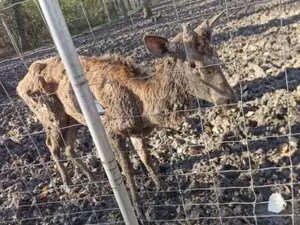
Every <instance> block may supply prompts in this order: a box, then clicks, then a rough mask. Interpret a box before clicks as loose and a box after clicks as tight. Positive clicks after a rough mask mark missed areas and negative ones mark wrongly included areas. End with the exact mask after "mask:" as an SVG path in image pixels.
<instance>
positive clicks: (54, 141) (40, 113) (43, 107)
mask: <svg viewBox="0 0 300 225" xmlns="http://www.w3.org/2000/svg"><path fill="white" fill-rule="evenodd" d="M42 95H43V93H42V92H40V91H37V90H27V91H26V92H25V91H24V92H21V93H20V96H21V98H22V99H23V100H24V101H25V103H26V104H27V105H28V107H29V108H30V110H31V111H32V112H33V113H34V114H35V115H36V117H37V118H38V120H39V121H40V123H41V124H42V125H43V127H44V129H45V133H46V145H47V147H48V148H49V150H50V152H51V155H52V158H53V160H54V162H55V164H56V166H57V169H58V171H59V173H60V175H61V178H62V181H63V184H64V185H65V186H66V187H67V186H69V185H71V184H72V182H71V177H70V176H69V175H68V172H67V169H66V167H65V166H64V164H63V161H62V160H61V159H60V151H61V148H64V147H65V143H64V140H63V136H62V133H61V129H62V128H63V127H65V126H66V125H67V121H68V115H67V114H66V113H65V112H64V108H63V105H62V104H61V102H60V100H59V99H58V98H57V97H56V95H47V96H46V95H43V96H42Z"/></svg>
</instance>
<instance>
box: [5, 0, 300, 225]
mask: <svg viewBox="0 0 300 225" xmlns="http://www.w3.org/2000/svg"><path fill="white" fill-rule="evenodd" d="M174 2H175V4H176V9H177V11H176V10H175V9H174ZM221 4H222V5H221ZM226 6H227V9H228V10H227V11H226V15H227V16H226V17H224V18H222V19H221V20H220V22H219V24H218V26H217V27H216V29H215V33H214V37H213V41H214V44H215V46H216V48H217V49H218V53H219V55H220V57H221V61H222V62H223V63H224V66H223V71H224V73H225V75H226V77H227V78H228V80H229V82H230V84H231V85H232V86H233V87H234V89H235V91H236V93H237V94H238V96H239V99H240V100H241V101H240V102H239V105H238V106H237V107H235V108H233V109H231V110H229V111H225V110H223V108H221V107H211V105H209V104H205V103H201V107H200V108H199V109H195V114H194V115H193V116H190V117H188V118H187V120H186V122H185V123H183V124H182V126H180V127H178V129H176V130H167V129H164V130H156V131H155V132H154V133H153V134H152V135H151V137H149V141H150V144H151V145H149V151H151V153H152V154H153V156H155V157H156V158H157V159H158V160H159V162H160V174H161V176H162V177H163V179H164V181H165V182H166V184H167V189H166V190H164V191H160V192H156V190H155V186H154V184H153V183H152V181H151V180H150V179H149V178H148V177H149V176H148V175H147V174H146V172H145V169H144V168H143V167H142V166H141V164H140V162H139V161H138V160H137V157H136V155H134V154H132V160H133V161H134V162H135V167H136V182H137V183H138V186H139V188H140V193H141V195H142V198H143V199H145V200H146V201H144V202H143V207H144V210H145V212H146V216H147V220H148V222H149V224H155V225H158V224H164V225H166V224H168V225H175V224H176V225H177V224H178V225H179V224H184V225H195V224H201V225H202V224H203V225H204V224H210V225H217V224H218V225H220V224H234V225H242V224H259V225H275V224H278V225H279V224H280V225H284V224H286V225H290V224H295V225H297V224H300V205H299V200H300V189H299V187H300V177H299V176H298V173H299V166H300V154H299V152H298V151H297V150H299V147H300V145H299V143H298V140H300V57H299V56H300V54H299V53H300V42H299V40H300V1H298V0H289V1H287V0H286V1H285V0H282V1H275V0H273V1H254V0H243V1H241V0H240V1H237V0H232V1H230V0H227V1H226V0H225V1H219V0H216V1H195V0H194V1H192V0H184V1H183V0H182V1H177V0H175V1H171V0H170V1H168V0H166V1H160V2H155V3H153V9H154V13H155V14H156V15H158V14H159V13H160V14H161V17H160V18H158V19H157V20H151V19H150V20H144V19H142V15H140V14H136V15H134V16H133V17H132V26H126V25H124V24H122V22H120V21H119V22H117V23H115V24H113V25H110V26H107V27H103V28H101V29H99V30H97V31H95V35H96V40H93V38H92V37H91V36H89V35H86V36H83V37H80V38H77V39H76V40H75V45H76V47H77V50H78V52H79V53H80V54H82V55H99V54H103V53H106V52H118V53H122V54H125V55H131V56H132V57H133V58H134V59H135V60H136V61H137V62H139V63H141V64H142V65H151V60H153V58H152V56H151V55H150V54H149V53H147V51H146V49H145V47H144V46H143V44H142V37H143V35H144V34H145V33H152V34H158V35H161V36H165V37H172V36H174V35H175V34H176V33H177V32H178V31H179V29H180V25H179V23H180V22H189V23H190V25H194V26H195V25H196V23H198V22H199V21H201V20H202V19H203V18H207V17H209V16H211V15H214V14H215V13H216V12H218V11H221V10H223V9H224V8H226ZM54 54H55V52H54V51H53V50H48V51H44V52H37V53H35V54H32V55H30V56H25V57H24V59H25V64H26V65H30V63H31V62H33V61H34V60H36V59H38V58H45V57H48V56H50V55H54ZM26 71H27V68H26V66H25V65H24V64H23V63H22V62H21V61H20V60H12V61H9V62H2V63H1V62H0V72H1V76H0V81H2V82H3V85H4V86H5V90H4V88H3V87H0V105H1V107H0V124H1V125H0V167H1V173H0V190H1V191H0V205H1V209H0V223H2V224H45V225H46V224H47V225H48V224H49V225H50V224H74V225H75V224H78V225H81V224H123V223H122V217H121V215H120V211H119V210H118V206H117V204H116V202H115V199H114V197H113V194H112V191H111V189H110V187H109V185H108V183H107V178H106V176H105V174H104V172H103V169H102V168H101V165H100V163H99V160H98V159H97V157H96V151H95V147H94V146H93V144H91V138H90V135H89V133H88V130H87V128H85V127H82V129H81V130H80V134H79V135H78V139H77V142H76V151H77V152H78V154H80V156H81V157H83V158H84V161H86V162H87V163H88V164H89V166H90V167H91V168H92V169H93V170H94V171H95V172H96V173H97V174H99V175H100V177H101V183H100V184H91V183H89V182H88V180H87V179H86V178H85V176H84V175H82V174H81V173H79V172H78V171H77V170H76V169H75V170H72V167H71V165H69V164H67V165H68V167H69V169H70V171H73V172H72V173H73V174H72V175H73V182H74V184H75V185H74V186H73V187H72V189H71V192H70V193H66V192H65V191H64V190H63V189H62V188H61V184H62V183H61V179H60V176H59V174H58V171H57V169H56V167H55V166H54V164H53V162H52V160H51V157H50V154H49V152H48V150H47V148H46V146H45V134H44V133H43V129H42V126H41V125H40V124H39V123H38V121H37V119H36V118H35V117H34V116H33V115H32V113H30V112H29V109H28V108H27V107H26V106H25V105H24V103H23V102H22V101H21V100H20V99H19V98H18V97H17V96H16V93H15V88H16V85H17V83H18V82H19V81H20V80H21V79H22V77H23V76H24V75H25V74H26ZM274 192H279V193H281V194H282V196H283V197H284V199H285V200H286V201H287V207H286V209H285V210H284V211H282V212H281V213H280V214H273V213H270V212H268V210H267V201H268V199H269V196H270V195H271V194H272V193H274ZM292 199H293V200H294V201H292ZM293 214H294V215H295V216H294V217H292V216H291V215H293ZM220 218H221V219H220Z"/></svg>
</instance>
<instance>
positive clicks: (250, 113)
mask: <svg viewBox="0 0 300 225" xmlns="http://www.w3.org/2000/svg"><path fill="white" fill-rule="evenodd" d="M253 114H254V112H253V111H249V112H247V113H246V115H245V117H247V118H248V117H251V116H252V115H253Z"/></svg>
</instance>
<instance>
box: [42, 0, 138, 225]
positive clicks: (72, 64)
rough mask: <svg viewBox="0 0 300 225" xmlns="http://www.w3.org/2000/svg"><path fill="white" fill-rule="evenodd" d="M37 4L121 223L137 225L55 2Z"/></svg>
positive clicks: (73, 48) (50, 0) (67, 31)
mask: <svg viewBox="0 0 300 225" xmlns="http://www.w3.org/2000/svg"><path fill="white" fill-rule="evenodd" d="M39 2H40V5H41V9H42V11H43V13H44V16H45V19H46V21H47V23H48V26H49V28H50V32H51V34H52V38H53V40H54V43H55V45H56V46H57V49H58V51H59V53H60V56H61V58H62V61H63V63H64V65H65V68H66V71H67V74H68V76H69V78H70V80H71V83H72V87H73V89H74V92H75V95H76V97H77V100H78V102H79V104H80V107H81V110H82V113H83V115H84V118H85V120H86V123H87V125H88V127H89V130H90V133H91V135H92V138H93V140H94V142H95V146H96V148H97V151H98V154H99V156H100V159H101V161H102V164H103V167H104V169H105V172H106V174H107V177H108V179H109V182H110V185H111V187H112V189H113V192H114V194H115V197H116V200H117V202H118V205H119V207H120V210H121V213H122V215H123V218H124V221H125V223H126V224H127V225H138V221H137V218H136V215H135V213H134V209H133V206H132V204H131V201H130V199H129V195H128V192H127V190H126V187H125V185H124V182H123V179H122V176H121V173H120V170H119V167H118V165H117V162H116V159H115V156H114V154H113V152H112V150H111V148H110V145H109V142H108V139H107V136H106V133H105V130H104V128H103V125H102V122H101V119H100V117H99V114H98V111H97V108H96V105H95V103H94V99H93V96H92V93H91V91H90V89H89V86H88V81H87V80H86V78H85V76H84V72H83V69H82V67H81V65H80V62H79V59H78V55H77V53H76V51H75V47H74V44H73V41H72V38H71V35H70V33H69V30H68V28H67V25H66V22H65V19H64V17H63V14H62V11H61V9H60V6H59V3H58V0H39Z"/></svg>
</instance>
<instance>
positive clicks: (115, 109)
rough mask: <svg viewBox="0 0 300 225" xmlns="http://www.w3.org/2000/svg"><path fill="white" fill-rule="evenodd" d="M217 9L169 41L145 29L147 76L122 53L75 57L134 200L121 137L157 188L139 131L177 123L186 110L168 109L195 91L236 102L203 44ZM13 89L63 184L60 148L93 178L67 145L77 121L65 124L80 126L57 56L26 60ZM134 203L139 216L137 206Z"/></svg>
mask: <svg viewBox="0 0 300 225" xmlns="http://www.w3.org/2000/svg"><path fill="white" fill-rule="evenodd" d="M220 15H221V14H219V15H218V16H216V17H214V18H212V19H211V20H206V21H204V22H203V23H202V24H201V25H199V26H198V27H197V28H196V29H195V30H189V29H188V27H187V26H183V32H182V33H179V34H178V35H177V36H176V37H175V38H173V40H171V41H168V40H167V39H165V38H162V37H157V36H145V37H144V44H145V46H146V47H147V48H148V50H149V51H150V52H151V53H152V54H153V55H154V56H156V57H158V58H160V59H158V60H157V61H156V62H155V68H156V70H155V72H154V75H153V76H149V77H148V78H145V79H141V78H140V77H146V76H147V75H149V74H144V73H143V72H142V71H141V70H140V69H139V68H138V67H137V66H136V65H134V64H133V63H132V62H131V61H130V60H128V59H126V58H124V57H122V56H119V55H109V56H104V57H80V62H81V64H82V67H83V68H84V71H85V76H86V78H87V80H88V81H89V85H90V89H91V91H92V93H93V95H94V97H95V99H97V100H98V101H99V102H100V103H101V104H102V105H103V106H104V108H105V115H104V116H103V117H102V119H103V123H104V126H105V128H106V131H107V134H108V137H109V139H110V142H111V145H112V148H113V150H114V151H115V153H116V156H117V160H118V162H119V164H120V166H121V168H122V171H123V173H124V174H125V177H126V183H127V185H128V187H129V189H130V191H131V194H132V201H133V203H134V205H135V206H137V204H138V202H139V200H138V198H139V197H138V194H137V187H136V184H135V181H134V173H133V166H132V162H131V161H130V158H129V152H128V149H127V147H126V140H127V139H128V138H130V139H131V141H132V143H133V146H134V148H135V150H136V151H137V153H138V155H139V156H140V158H141V160H142V162H143V164H144V165H145V167H146V168H147V170H148V171H149V173H150V175H151V178H152V179H153V181H154V182H155V184H156V186H157V188H161V187H162V185H163V183H162V181H161V180H160V179H159V176H158V171H157V167H156V166H155V165H154V162H153V161H152V159H151V156H150V154H149V152H148V151H146V150H145V145H146V140H145V139H144V138H145V136H147V135H148V134H149V133H150V132H151V131H152V130H153V128H155V127H174V126H176V125H178V124H180V123H181V122H182V121H183V119H184V116H185V115H186V113H183V112H182V113H180V112H176V113H172V112H174V111H178V110H185V109H190V108H191V107H192V104H193V100H194V99H195V98H201V99H204V100H206V101H209V102H211V103H215V104H217V105H220V104H227V103H236V101H237V100H236V97H235V94H234V92H233V90H232V88H231V87H230V85H229V84H228V82H227V80H226V78H225V76H224V75H223V73H222V70H221V68H220V62H219V58H218V55H217V53H216V51H215V50H214V49H213V47H212V45H211V33H212V27H213V25H214V24H215V22H216V21H217V19H218V18H219V17H220ZM137 78H139V79H137ZM17 92H18V94H19V96H20V97H21V98H22V99H23V100H24V101H25V103H26V104H27V105H28V106H29V108H30V109H31V110H32V112H34V114H35V115H36V116H37V118H38V119H39V121H40V122H41V123H42V125H43V126H44V128H45V130H46V136H47V137H46V144H47V146H48V147H49V149H50V152H51V154H52V157H53V159H54V161H55V163H56V164H57V168H58V170H59V172H60V174H61V177H62V181H63V183H64V184H65V185H66V186H68V185H70V184H71V177H70V176H68V172H67V170H66V168H65V166H64V164H63V163H62V161H61V160H60V159H59V153H60V151H61V149H64V150H65V151H66V155H67V156H68V157H69V158H70V159H72V161H73V162H74V163H76V165H77V166H78V167H79V168H81V169H82V171H83V172H84V174H85V175H86V176H87V177H88V178H89V179H90V180H92V181H95V180H96V181H97V177H96V176H95V175H94V174H93V173H92V172H91V171H90V170H89V169H88V167H87V166H86V165H85V164H84V163H83V162H82V161H81V160H80V159H79V158H78V157H77V156H76V154H75V152H74V141H75V139H76V134H77V131H78V127H77V126H72V125H74V124H76V123H78V122H79V123H81V124H84V125H85V120H84V118H83V115H82V113H81V110H80V108H79V105H78V102H77V100H76V97H75V95H74V92H73V91H72V88H71V84H70V81H69V79H68V76H67V75H66V70H65V69H64V65H63V63H62V61H61V60H60V58H59V57H52V58H48V59H45V60H41V61H36V62H34V63H33V64H32V65H31V66H30V68H29V72H28V74H27V75H26V76H25V77H24V79H23V80H22V81H21V82H20V83H19V85H18V87H17ZM41 96H43V97H41ZM64 127H68V128H67V129H63V128H64ZM136 209H137V210H138V213H139V214H140V215H142V212H141V211H140V209H139V207H136Z"/></svg>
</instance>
